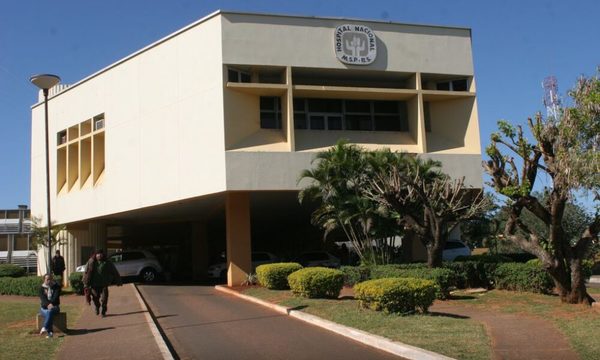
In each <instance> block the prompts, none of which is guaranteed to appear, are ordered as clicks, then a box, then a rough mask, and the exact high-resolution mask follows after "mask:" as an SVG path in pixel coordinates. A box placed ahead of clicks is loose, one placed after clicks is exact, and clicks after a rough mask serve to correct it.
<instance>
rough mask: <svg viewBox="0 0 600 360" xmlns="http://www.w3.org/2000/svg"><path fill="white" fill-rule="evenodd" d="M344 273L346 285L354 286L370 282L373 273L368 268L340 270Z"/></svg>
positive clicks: (359, 267) (351, 267)
mask: <svg viewBox="0 0 600 360" xmlns="http://www.w3.org/2000/svg"><path fill="white" fill-rule="evenodd" d="M340 270H341V271H342V273H344V285H346V286H354V285H355V284H358V283H359V282H362V281H366V280H369V277H370V276H371V271H370V269H369V268H368V267H366V266H342V267H341V268H340Z"/></svg>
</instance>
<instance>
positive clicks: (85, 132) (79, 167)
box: [56, 114, 105, 193]
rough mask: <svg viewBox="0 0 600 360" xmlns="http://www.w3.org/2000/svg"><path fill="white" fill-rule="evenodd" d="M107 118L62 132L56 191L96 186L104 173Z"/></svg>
mask: <svg viewBox="0 0 600 360" xmlns="http://www.w3.org/2000/svg"><path fill="white" fill-rule="evenodd" d="M104 126H105V121H104V114H99V115H96V116H94V117H93V118H91V119H87V120H85V121H82V122H81V123H79V124H77V125H73V126H71V127H69V129H68V130H62V131H59V132H58V133H57V135H56V137H57V142H58V143H57V149H56V191H57V193H60V192H61V190H62V189H63V188H65V185H66V189H67V190H69V191H70V190H71V189H73V188H82V187H84V186H85V185H86V184H87V183H88V179H90V178H92V180H91V181H89V183H91V184H92V185H95V184H96V182H97V181H98V179H99V178H100V175H101V174H102V173H103V171H104Z"/></svg>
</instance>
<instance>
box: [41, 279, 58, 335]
mask: <svg viewBox="0 0 600 360" xmlns="http://www.w3.org/2000/svg"><path fill="white" fill-rule="evenodd" d="M40 301H41V308H40V315H42V316H43V317H44V325H43V326H42V330H41V331H40V335H44V334H46V333H47V334H48V335H47V336H46V337H47V338H51V337H52V336H53V335H54V333H53V328H52V321H53V319H54V315H56V314H58V313H59V312H60V307H59V306H60V284H59V283H57V282H56V281H54V279H53V277H52V274H46V275H45V276H44V283H42V285H41V286H40Z"/></svg>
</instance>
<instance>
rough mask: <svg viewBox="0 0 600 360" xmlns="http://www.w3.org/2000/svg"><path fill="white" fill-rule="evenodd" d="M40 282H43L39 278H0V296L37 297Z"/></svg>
mask: <svg viewBox="0 0 600 360" xmlns="http://www.w3.org/2000/svg"><path fill="white" fill-rule="evenodd" d="M42 282H44V280H43V278H42V277H41V276H22V277H18V278H13V277H2V278H0V294H1V295H22V296H38V294H39V287H40V286H41V285H42Z"/></svg>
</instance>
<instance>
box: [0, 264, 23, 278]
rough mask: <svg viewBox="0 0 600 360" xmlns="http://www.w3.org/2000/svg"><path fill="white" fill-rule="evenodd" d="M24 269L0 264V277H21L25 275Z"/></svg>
mask: <svg viewBox="0 0 600 360" xmlns="http://www.w3.org/2000/svg"><path fill="white" fill-rule="evenodd" d="M25 272H26V271H25V268H22V267H20V266H19V265H15V264H0V277H13V278H16V277H21V276H23V275H25Z"/></svg>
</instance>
